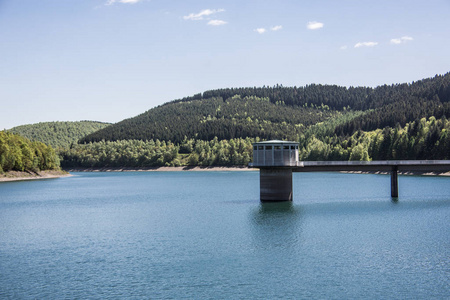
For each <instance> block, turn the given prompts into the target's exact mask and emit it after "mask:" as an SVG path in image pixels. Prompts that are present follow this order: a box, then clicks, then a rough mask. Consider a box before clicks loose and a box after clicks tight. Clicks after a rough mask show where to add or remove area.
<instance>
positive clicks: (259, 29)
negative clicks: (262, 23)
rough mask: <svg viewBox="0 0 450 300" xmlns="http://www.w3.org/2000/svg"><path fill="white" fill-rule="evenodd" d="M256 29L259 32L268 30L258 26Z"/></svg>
mask: <svg viewBox="0 0 450 300" xmlns="http://www.w3.org/2000/svg"><path fill="white" fill-rule="evenodd" d="M254 31H256V32H257V33H259V34H263V33H264V32H266V29H265V28H256V29H255V30H254Z"/></svg>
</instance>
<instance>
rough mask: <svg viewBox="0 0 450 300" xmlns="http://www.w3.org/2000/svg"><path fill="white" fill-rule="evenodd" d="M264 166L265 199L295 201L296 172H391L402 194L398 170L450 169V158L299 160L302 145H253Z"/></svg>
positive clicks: (258, 161)
mask: <svg viewBox="0 0 450 300" xmlns="http://www.w3.org/2000/svg"><path fill="white" fill-rule="evenodd" d="M250 166H251V167H254V168H259V169H260V199H261V201H292V173H293V172H342V171H360V172H389V173H390V174H391V196H392V197H393V198H397V197H398V172H448V171H450V160H386V161H298V144H297V143H296V142H286V141H267V142H261V143H255V144H253V164H250Z"/></svg>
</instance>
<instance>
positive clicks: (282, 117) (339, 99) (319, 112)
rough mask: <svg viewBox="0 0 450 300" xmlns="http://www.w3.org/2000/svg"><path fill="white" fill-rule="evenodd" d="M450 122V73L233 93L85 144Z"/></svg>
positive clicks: (164, 110)
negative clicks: (321, 126)
mask: <svg viewBox="0 0 450 300" xmlns="http://www.w3.org/2000/svg"><path fill="white" fill-rule="evenodd" d="M431 116H434V117H435V118H437V119H440V118H442V117H447V118H448V117H450V73H447V74H445V75H436V76H435V77H433V78H428V79H423V80H420V81H416V82H413V83H404V84H395V85H383V86H379V87H376V88H368V87H350V88H346V87H339V86H335V85H308V86H305V87H283V86H280V85H277V86H274V87H261V88H257V87H254V88H229V89H219V90H211V91H206V92H204V93H203V94H197V95H194V96H192V97H187V98H183V99H180V100H175V101H172V102H169V103H166V104H164V105H161V106H158V107H156V108H153V109H150V110H149V111H147V112H145V113H143V114H141V115H139V116H136V117H134V118H131V119H127V120H124V121H121V122H119V123H117V124H114V125H111V126H109V127H106V128H104V129H102V130H99V131H97V132H94V133H92V134H90V135H88V136H86V137H85V138H83V139H81V140H80V142H81V143H85V142H96V141H101V140H105V141H117V140H129V139H136V140H152V139H153V140H156V139H159V140H165V141H172V142H174V143H176V144H177V143H181V142H182V141H183V140H185V137H187V138H194V139H198V140H207V141H208V140H212V139H213V138H214V137H217V138H218V139H219V140H222V139H233V138H246V137H252V138H256V137H259V138H261V139H263V140H264V139H291V140H301V137H302V136H303V135H304V133H305V132H306V129H307V128H308V127H309V126H311V125H314V124H317V123H320V122H324V121H327V120H333V119H336V120H339V122H337V123H336V122H334V123H333V124H334V126H335V127H334V128H333V130H334V133H335V134H336V135H338V136H350V135H352V134H353V133H355V132H357V131H358V130H364V131H371V130H375V129H378V128H384V127H387V126H388V127H395V126H402V127H403V126H405V125H406V124H407V123H408V122H413V121H417V120H420V119H422V118H429V117H431Z"/></svg>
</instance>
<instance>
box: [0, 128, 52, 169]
mask: <svg viewBox="0 0 450 300" xmlns="http://www.w3.org/2000/svg"><path fill="white" fill-rule="evenodd" d="M59 165H60V162H59V156H58V155H57V154H56V152H55V150H54V149H53V148H52V147H50V146H47V145H45V144H44V143H41V142H36V141H35V142H32V141H30V140H29V139H27V138H24V137H22V136H19V135H16V134H12V133H10V132H6V131H0V173H3V172H7V171H13V170H14V171H31V172H38V171H42V170H57V169H59Z"/></svg>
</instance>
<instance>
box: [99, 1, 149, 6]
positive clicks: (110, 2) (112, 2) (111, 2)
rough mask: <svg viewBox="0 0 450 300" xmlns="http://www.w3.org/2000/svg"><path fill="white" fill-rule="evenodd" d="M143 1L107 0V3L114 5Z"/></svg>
mask: <svg viewBox="0 0 450 300" xmlns="http://www.w3.org/2000/svg"><path fill="white" fill-rule="evenodd" d="M141 1H142V0H108V2H106V5H112V4H114V3H124V4H135V3H138V2H141Z"/></svg>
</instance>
